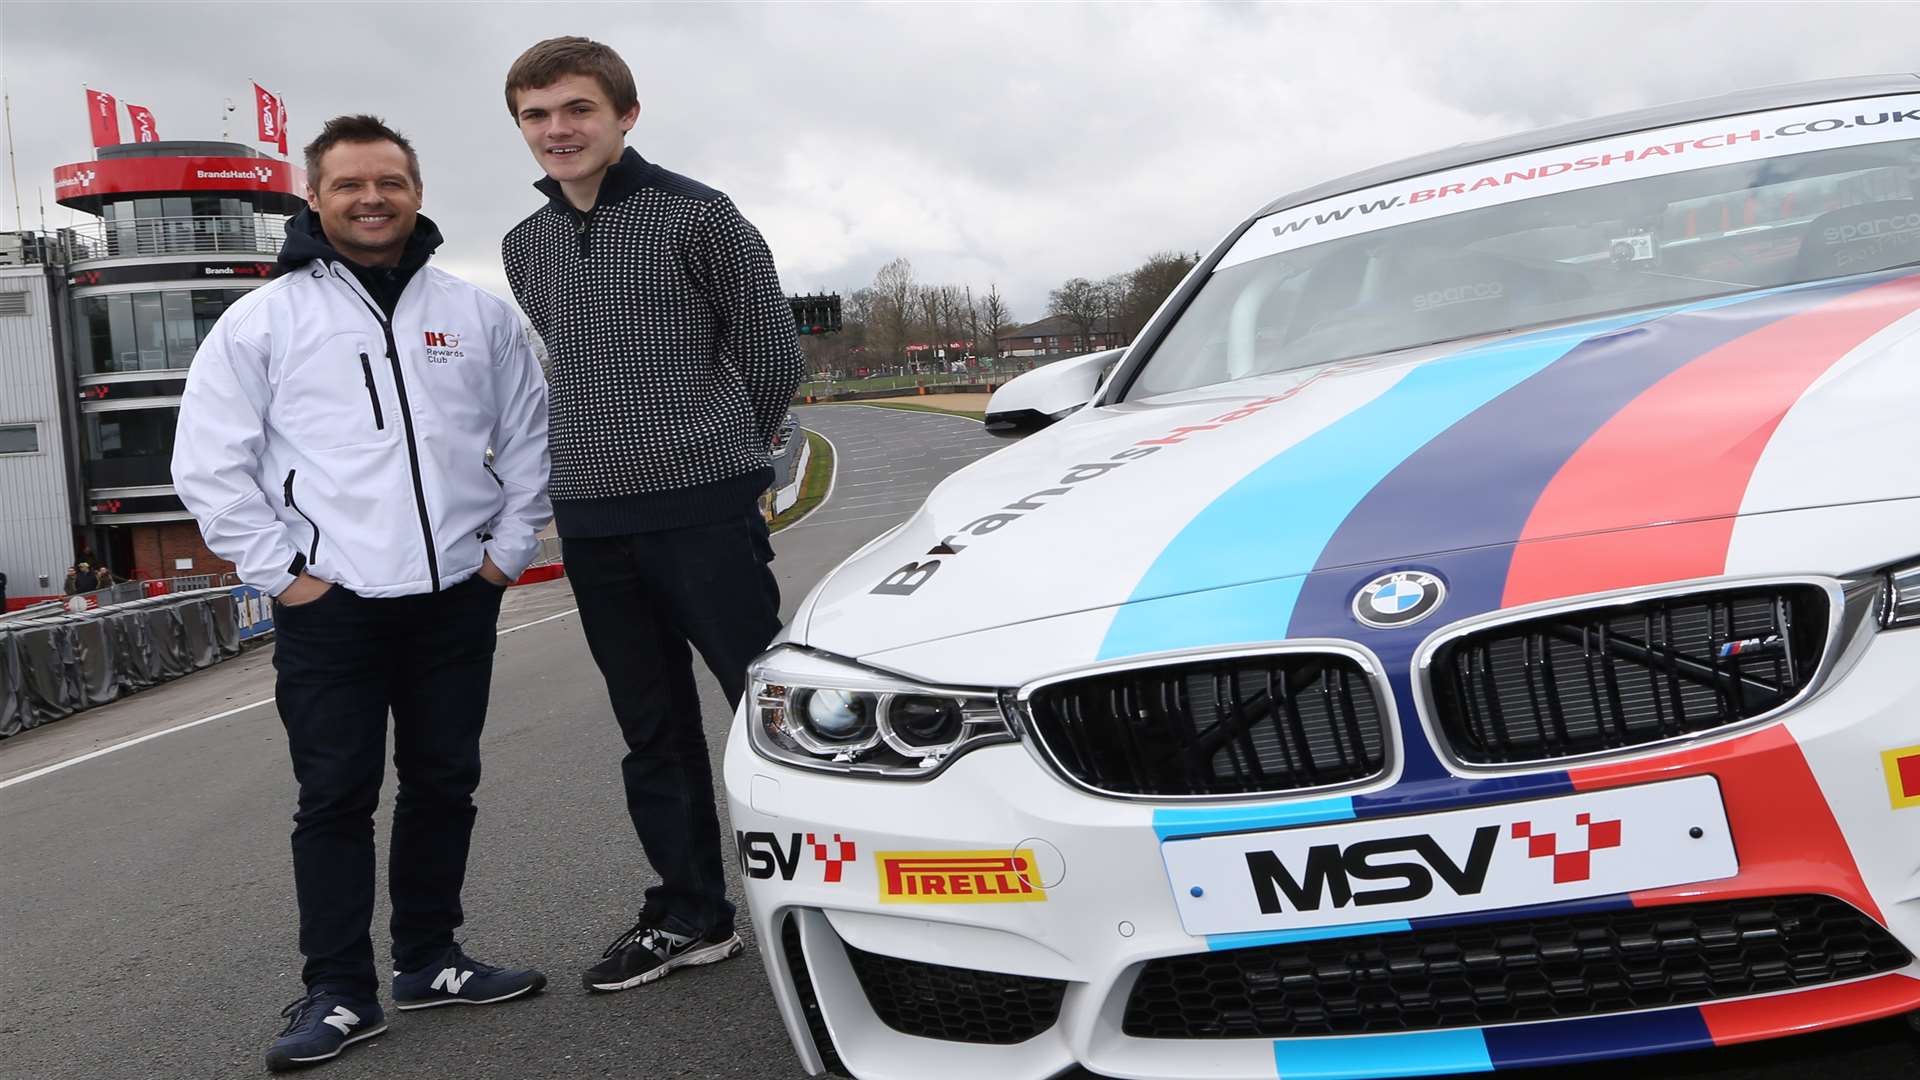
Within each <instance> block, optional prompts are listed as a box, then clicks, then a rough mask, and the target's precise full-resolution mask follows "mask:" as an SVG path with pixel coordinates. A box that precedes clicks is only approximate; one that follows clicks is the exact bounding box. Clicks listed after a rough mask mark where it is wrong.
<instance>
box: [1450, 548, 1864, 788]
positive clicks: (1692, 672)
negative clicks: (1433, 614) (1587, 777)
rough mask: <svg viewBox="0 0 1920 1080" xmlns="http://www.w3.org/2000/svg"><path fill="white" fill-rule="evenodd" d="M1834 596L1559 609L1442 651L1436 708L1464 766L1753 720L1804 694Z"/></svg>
mask: <svg viewBox="0 0 1920 1080" xmlns="http://www.w3.org/2000/svg"><path fill="white" fill-rule="evenodd" d="M1827 606H1828V605H1827V594H1826V592H1825V591H1824V590H1822V589H1820V588H1818V587H1816V586H1813V585H1784V586H1775V585H1769V586H1761V587H1751V588H1742V589H1727V590H1722V591H1716V592H1706V593H1694V594H1690V595H1686V596H1677V597H1665V598H1661V599H1657V600H1648V601H1646V602H1643V603H1637V604H1631V605H1627V606H1624V607H1622V606H1610V607H1600V608H1590V609H1582V610H1578V611H1566V612H1554V613H1553V614H1550V615H1543V616H1541V617H1539V618H1536V619H1528V620H1526V621H1524V622H1516V623H1505V624H1502V625H1499V626H1494V627H1490V628H1488V629H1486V630H1482V631H1479V632H1476V633H1471V634H1467V635H1465V636H1463V637H1460V638H1457V639H1455V640H1453V641H1449V642H1447V643H1446V644H1445V645H1443V646H1441V648H1440V649H1439V650H1438V651H1436V652H1435V654H1434V657H1433V661H1432V664H1431V668H1430V678H1431V686H1432V693H1433V702H1434V710H1435V713H1436V714H1437V717H1438V719H1439V726H1440V729H1441V732H1442V734H1443V736H1444V737H1445V738H1446V740H1447V743H1448V745H1449V746H1450V747H1451V748H1452V750H1453V753H1454V754H1455V755H1456V756H1457V757H1458V758H1459V759H1460V760H1461V761H1464V762H1468V763H1470V764H1501V763H1508V762H1527V761H1545V760H1551V759H1554V758H1564V757H1573V756H1580V755H1588V754H1596V753H1604V752H1606V751H1609V750H1616V749H1623V748H1628V747H1636V746H1644V745H1647V744H1649V743H1657V742H1662V741H1665V740H1668V739H1677V738H1684V737H1686V736H1689V735H1695V734H1698V733H1700V732H1704V731H1711V730H1713V729H1715V728H1720V727H1725V726H1727V725H1729V724H1737V723H1740V722H1741V721H1743V720H1750V719H1753V718H1754V717H1757V716H1761V715H1763V714H1765V713H1769V712H1772V711H1773V710H1775V709H1778V708H1780V707H1781V706H1782V705H1785V704H1786V703H1788V702H1789V701H1792V700H1793V699H1794V698H1795V697H1797V696H1798V695H1799V694H1800V693H1801V691H1803V690H1805V689H1806V687H1807V685H1808V683H1809V682H1810V681H1811V680H1812V679H1813V676H1814V673H1815V671H1816V670H1817V669H1818V667H1819V664H1820V657H1821V654H1822V652H1823V651H1824V650H1825V648H1826V641H1827Z"/></svg>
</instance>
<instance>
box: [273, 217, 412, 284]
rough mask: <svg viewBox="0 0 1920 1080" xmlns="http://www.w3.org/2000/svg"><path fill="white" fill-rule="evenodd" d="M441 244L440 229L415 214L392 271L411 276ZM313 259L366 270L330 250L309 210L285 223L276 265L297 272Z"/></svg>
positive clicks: (330, 244) (325, 236)
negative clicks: (283, 239) (405, 241)
mask: <svg viewBox="0 0 1920 1080" xmlns="http://www.w3.org/2000/svg"><path fill="white" fill-rule="evenodd" d="M443 242H444V238H443V237H442V236H441V235H440V226H438V225H435V224H434V223H433V219H432V218H430V217H428V216H427V215H425V214H420V215H418V216H417V217H416V218H415V219H414V223H413V235H411V236H409V237H407V246H406V249H405V250H403V251H402V252H401V253H400V265H399V266H398V267H396V268H395V269H396V270H398V271H400V272H402V273H404V274H405V275H407V276H411V275H412V274H413V272H414V271H416V270H418V269H420V268H421V267H422V266H425V265H427V259H428V258H429V257H430V256H432V255H433V253H434V251H435V250H436V249H438V248H439V247H440V245H441V243H443ZM315 259H319V260H322V261H324V262H341V263H345V264H347V265H348V266H352V267H358V268H359V269H366V268H365V267H359V264H357V263H355V262H354V261H353V260H352V259H349V258H347V257H346V256H345V255H342V254H340V253H339V252H338V251H336V250H334V247H333V243H332V242H331V241H329V240H328V239H327V234H326V232H325V231H324V230H322V229H321V228H320V217H319V215H317V214H315V213H314V212H313V209H312V208H311V207H309V208H307V209H304V210H301V211H300V212H299V213H298V214H295V215H294V216H293V217H291V218H289V219H288V220H287V239H286V241H285V242H284V243H282V244H281V245H280V265H281V266H283V267H285V268H287V269H288V270H298V269H299V268H300V267H302V266H305V265H307V264H308V263H310V262H313V261H314V260H315Z"/></svg>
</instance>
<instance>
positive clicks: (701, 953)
mask: <svg viewBox="0 0 1920 1080" xmlns="http://www.w3.org/2000/svg"><path fill="white" fill-rule="evenodd" d="M745 949H746V946H745V945H743V944H741V942H740V935H738V934H736V933H734V932H733V927H731V926H728V927H724V928H722V929H719V930H715V931H713V932H711V933H709V934H707V935H705V936H704V937H697V938H696V937H684V936H682V935H680V934H675V933H671V932H669V931H666V930H662V929H660V928H659V927H657V926H653V925H650V923H649V921H648V920H646V919H644V918H643V919H642V920H641V921H640V922H637V923H634V924H633V927H632V928H631V929H629V930H628V931H627V932H626V933H624V934H621V935H620V936H619V937H617V938H615V939H614V941H613V944H611V945H609V946H607V951H606V952H604V953H601V954H600V962H599V963H597V964H595V965H593V966H592V967H590V968H588V969H587V973H586V975H585V976H584V977H583V978H582V979H581V981H582V982H584V983H585V984H586V987H587V989H588V990H595V991H601V992H611V991H614V990H628V989H631V988H633V987H636V986H639V985H641V984H642V983H650V982H653V981H654V980H655V979H661V978H665V977H666V975H667V974H668V973H669V972H671V971H673V970H674V969H675V968H683V967H695V966H698V965H700V964H717V963H719V962H720V961H722V960H730V959H732V958H733V957H736V956H739V955H740V953H741V952H742V951H744V950H745Z"/></svg>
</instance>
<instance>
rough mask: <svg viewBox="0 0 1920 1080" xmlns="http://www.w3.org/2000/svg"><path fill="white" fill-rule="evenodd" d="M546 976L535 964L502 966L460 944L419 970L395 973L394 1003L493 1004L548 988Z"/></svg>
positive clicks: (424, 1006)
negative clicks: (479, 957) (471, 953)
mask: <svg viewBox="0 0 1920 1080" xmlns="http://www.w3.org/2000/svg"><path fill="white" fill-rule="evenodd" d="M546 985H547V977H546V976H545V975H542V974H540V973H539V972H537V971H535V970H533V969H532V968H500V967H494V966H493V965H492V964H483V963H481V962H480V961H478V960H475V959H474V958H473V957H471V956H468V955H467V953H466V950H465V949H462V948H461V947H460V946H459V945H450V946H448V947H447V951H446V955H444V956H442V957H441V958H440V959H438V960H436V961H434V962H433V963H431V964H428V965H427V966H426V967H423V968H421V969H419V970H418V971H396V972H394V973H393V1004H394V1007H395V1008H398V1009H431V1008H433V1007H434V1006H435V1005H492V1004H493V1003H495V1002H498V1001H511V1000H512V999H514V998H517V997H524V996H526V995H528V994H537V993H539V992H540V991H541V990H543V989H545V988H546Z"/></svg>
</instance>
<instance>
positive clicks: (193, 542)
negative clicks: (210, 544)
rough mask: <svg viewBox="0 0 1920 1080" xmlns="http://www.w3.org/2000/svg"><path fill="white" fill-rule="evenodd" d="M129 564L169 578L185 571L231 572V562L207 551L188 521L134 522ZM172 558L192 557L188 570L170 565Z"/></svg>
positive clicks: (154, 575)
mask: <svg viewBox="0 0 1920 1080" xmlns="http://www.w3.org/2000/svg"><path fill="white" fill-rule="evenodd" d="M130 528H131V529H132V531H133V565H134V567H135V568H136V569H138V570H140V571H141V572H142V573H143V574H144V575H145V576H147V577H156V578H170V577H180V576H182V575H186V574H212V575H214V577H215V578H216V579H217V578H218V577H219V576H220V575H221V574H230V573H233V572H234V568H233V564H232V563H230V562H228V561H226V560H225V559H222V558H220V557H219V556H218V555H215V554H214V553H213V552H211V551H208V550H207V545H206V541H204V540H202V539H200V527H199V526H198V525H195V524H194V523H193V522H191V521H169V522H165V523H162V524H158V525H134V526H131V527H130ZM175 559H191V560H193V567H192V569H187V570H182V569H176V568H175V567H174V560H175Z"/></svg>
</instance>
